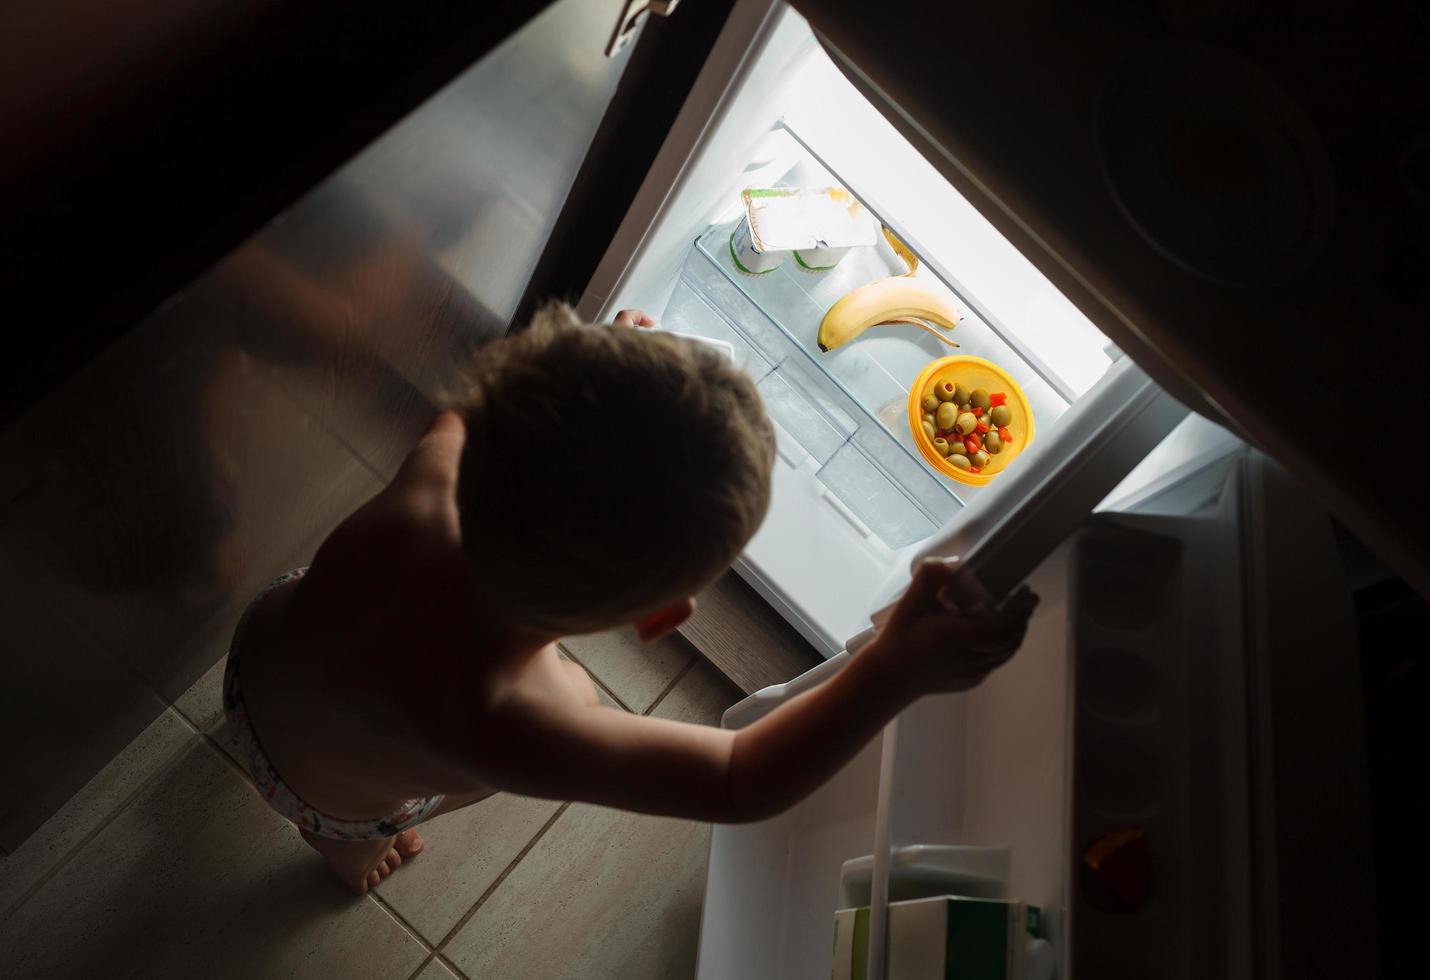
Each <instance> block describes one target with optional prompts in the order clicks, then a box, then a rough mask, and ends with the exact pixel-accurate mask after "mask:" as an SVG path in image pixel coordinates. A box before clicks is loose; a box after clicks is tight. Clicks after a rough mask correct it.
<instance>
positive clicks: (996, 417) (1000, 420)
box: [988, 405, 1013, 425]
mask: <svg viewBox="0 0 1430 980" xmlns="http://www.w3.org/2000/svg"><path fill="white" fill-rule="evenodd" d="M988 417H989V418H991V419H992V420H993V424H994V425H1007V424H1008V422H1009V420H1010V419H1012V418H1013V413H1012V412H1010V411H1008V406H1007V405H994V406H993V408H992V409H990V410H989V412H988Z"/></svg>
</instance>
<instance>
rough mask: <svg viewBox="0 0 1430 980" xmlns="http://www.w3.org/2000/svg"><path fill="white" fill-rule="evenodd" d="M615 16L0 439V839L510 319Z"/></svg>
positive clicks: (372, 466)
mask: <svg viewBox="0 0 1430 980" xmlns="http://www.w3.org/2000/svg"><path fill="white" fill-rule="evenodd" d="M620 6H621V5H620V3H619V2H616V0H600V2H594V0H561V2H559V3H556V4H553V5H552V6H551V7H550V8H548V9H547V11H546V12H545V13H543V14H542V15H541V16H540V17H538V18H537V19H535V20H534V21H532V22H531V23H530V24H528V25H527V26H526V27H525V28H524V29H522V31H520V32H519V33H518V34H517V35H515V36H513V37H512V38H511V39H509V40H508V41H507V42H506V43H505V44H504V45H502V46H501V47H500V48H498V49H496V50H495V51H494V52H492V54H490V55H488V56H487V57H486V58H484V59H483V60H482V61H480V62H479V63H478V64H476V65H475V66H473V67H472V68H471V69H470V70H469V71H468V72H466V73H465V74H464V75H462V76H461V77H460V78H458V79H457V80H456V81H455V82H453V83H452V84H451V85H450V86H449V87H448V88H446V89H445V90H443V91H442V92H440V93H438V94H437V95H436V96H434V97H433V98H432V99H431V100H429V101H428V102H427V103H426V104H425V105H424V106H422V107H421V108H420V109H418V110H417V111H416V112H415V113H413V114H412V115H411V116H409V117H408V118H407V119H405V120H404V121H403V122H401V123H400V124H399V125H397V126H396V127H395V128H394V129H392V130H391V131H390V132H388V133H387V134H386V135H385V136H384V137H383V138H382V139H380V140H379V141H378V142H376V143H374V144H373V145H372V146H370V147H369V148H368V149H367V150H365V151H364V152H363V153H362V154H361V155H359V156H358V157H357V158H355V159H354V160H352V161H351V162H350V163H349V164H348V165H346V166H345V167H343V168H342V169H341V170H340V171H339V172H337V173H335V174H334V175H333V176H332V177H330V178H329V179H328V180H327V181H325V182H324V183H323V184H321V185H320V186H318V187H317V188H316V189H314V190H313V191H312V192H311V193H309V194H308V195H307V196H306V197H304V198H303V199H302V200H301V201H299V202H298V203H297V204H296V205H295V206H293V207H292V208H290V209H289V210H288V211H287V212H285V213H284V214H282V215H280V216H278V217H277V218H275V219H274V220H273V221H272V222H271V223H270V224H269V225H268V226H267V227H266V228H264V229H263V230H262V231H261V232H259V233H258V234H257V235H255V236H254V237H253V238H252V239H250V240H249V241H248V242H246V243H244V244H243V245H242V246H241V247H239V248H238V249H237V250H235V251H234V252H233V253H231V254H230V255H229V256H228V257H227V258H226V259H224V260H223V261H222V262H221V263H219V264H218V265H217V266H215V267H214V268H213V269H211V270H209V272H207V273H206V274H205V275H203V276H202V277H200V278H199V279H198V280H197V281H195V282H194V283H192V284H191V285H190V286H189V287H188V288H187V289H185V290H184V291H182V292H181V293H179V294H178V295H176V296H174V297H172V298H171V299H170V300H169V301H168V302H166V303H165V304H163V305H162V306H161V307H160V308H159V309H158V310H157V311H156V312H155V313H154V314H152V315H151V316H150V317H148V318H147V319H146V320H144V321H143V322H141V323H140V324H138V325H137V326H136V327H135V328H134V329H133V330H132V331H131V332H130V333H129V334H128V335H127V336H126V337H124V338H123V339H122V340H120V341H119V342H118V343H116V344H115V345H113V346H112V347H111V348H109V349H108V350H107V351H105V352H104V353H103V354H102V355H101V356H100V357H99V358H98V359H97V360H96V361H95V362H93V363H91V364H90V365H89V366H88V367H86V368H85V369H83V370H82V371H80V372H79V373H78V374H77V375H75V376H74V377H73V378H71V379H70V381H69V382H68V383H66V384H65V385H64V386H63V387H62V388H61V389H60V390H58V391H57V392H55V393H54V394H53V395H52V396H51V397H49V398H48V399H47V400H45V401H44V402H42V403H41V404H39V405H38V406H37V407H36V408H35V409H34V410H32V411H31V412H29V413H28V414H27V415H25V416H24V417H23V418H21V419H19V420H18V421H17V422H15V423H14V424H13V425H11V426H9V427H8V428H7V429H6V430H5V431H4V432H3V433H0V630H2V631H3V636H4V641H3V647H0V650H3V652H0V665H3V669H4V681H3V683H0V771H3V772H5V774H6V778H5V780H3V781H0V851H6V850H10V849H12V848H13V847H14V846H15V845H16V844H17V843H18V842H19V841H20V840H23V839H24V837H25V836H26V835H27V834H28V833H29V832H30V831H31V830H33V829H34V827H36V826H37V825H38V824H39V823H40V822H41V821H42V820H43V819H44V818H45V817H46V816H47V815H48V814H49V813H51V812H53V811H54V810H55V809H56V808H57V807H58V806H59V805H61V804H62V803H63V802H64V800H65V799H67V798H68V797H69V796H70V795H71V794H72V793H73V792H74V791H75V790H76V789H78V788H79V787H80V786H82V785H83V784H84V782H85V781H86V780H87V779H88V778H89V777H90V776H91V775H93V773H95V772H96V771H97V770H98V769H99V768H100V767H101V766H103V765H104V763H105V762H107V761H108V760H109V759H110V758H111V757H112V756H113V755H114V754H115V753H116V752H117V751H118V750H119V749H120V748H122V747H123V746H124V745H125V744H127V743H128V741H129V740H130V739H131V738H133V737H134V735H135V734H136V733H137V732H138V731H139V730H141V729H142V728H143V726H144V725H146V724H147V723H148V722H149V721H150V720H151V719H152V718H153V717H155V716H156V715H157V714H158V713H159V711H160V710H161V709H162V707H163V706H164V705H165V704H166V703H167V702H169V701H171V700H172V699H174V698H176V697H177V696H178V695H180V694H181V693H182V692H183V691H184V690H185V689H186V688H187V687H188V686H189V685H190V684H191V683H192V682H193V681H194V680H195V679H197V678H198V677H199V676H200V675H201V674H203V673H204V671H205V670H206V669H207V668H208V667H210V666H211V665H213V664H214V663H216V662H217V661H218V660H219V659H220V658H221V657H222V656H223V654H224V652H225V649H226V645H227V640H228V636H229V634H230V633H231V631H232V628H233V624H234V622H235V620H236V619H237V617H238V614H239V613H240V611H241V610H242V608H243V606H244V604H245V603H246V602H247V600H248V598H249V597H250V596H251V595H252V594H253V593H254V592H255V591H256V590H257V589H258V588H260V587H261V586H262V584H263V583H264V582H265V581H267V580H268V579H269V578H271V577H272V576H273V575H275V574H277V573H278V572H280V571H282V570H284V569H286V568H289V567H292V566H294V565H298V564H303V563H305V562H306V561H307V560H308V558H309V557H310V556H311V555H312V553H313V551H314V550H315V548H316V547H317V545H318V543H319V542H320V541H321V540H322V538H323V536H324V535H325V534H326V533H327V532H328V531H329V530H330V529H331V528H332V527H333V525H334V524H335V523H336V522H337V521H339V520H340V519H341V518H342V517H343V516H344V515H346V514H347V513H348V512H350V511H351V510H352V509H353V508H354V507H356V506H357V505H359V504H360V503H361V502H362V501H364V500H365V499H366V498H367V497H369V496H371V495H372V494H373V493H375V492H376V491H377V490H378V489H380V488H381V486H382V484H383V482H384V481H385V480H387V479H388V478H389V477H390V476H391V475H392V473H393V472H394V471H395V469H396V467H397V465H398V464H399V462H400V461H401V459H402V456H403V455H404V453H405V452H406V450H407V449H408V448H409V447H410V446H411V444H412V442H413V441H414V440H415V438H416V437H417V436H418V435H419V434H420V432H421V431H422V429H423V428H424V427H425V425H426V424H427V422H428V421H429V420H430V418H431V416H432V414H433V412H434V405H435V404H438V403H439V402H440V401H441V399H442V397H443V394H444V392H445V391H447V390H448V389H449V388H450V387H451V386H452V384H453V383H454V375H455V369H456V368H457V367H458V366H459V365H460V363H461V362H462V361H463V360H464V359H465V358H467V357H469V356H470V355H471V354H472V352H473V351H474V350H475V349H476V348H477V347H478V346H480V344H481V343H483V342H484V341H486V340H489V339H491V338H492V337H495V336H498V335H500V334H501V333H502V332H504V330H505V329H506V327H507V324H508V321H509V319H510V317H511V315H512V313H513V312H514V310H515V308H516V304H517V301H518V299H519V298H520V296H521V293H522V290H523V288H524V287H525V284H526V281H527V279H528V277H529V275H530V273H531V270H532V268H533V267H534V266H535V263H536V260H537V258H538V257H539V255H540V253H541V249H542V247H543V246H544V244H545V242H546V239H547V237H548V235H549V234H550V231H551V227H552V225H553V223H554V222H555V219H556V216H557V213H558V212H559V211H560V208H561V204H562V201H563V199H564V198H565V195H566V192H567V189H568V188H569V186H570V184H571V181H572V179H573V178H574V176H575V174H576V171H577V169H578V167H579V166H580V163H581V159H582V157H583V155H584V153H585V150H586V147H587V145H588V144H589V142H590V140H591V137H592V135H593V133H594V131H595V129H596V127H597V125H598V124H599V122H600V120H601V115H602V113H603V111H604V109H605V106H606V103H607V102H608V100H609V99H610V97H611V94H612V92H613V90H614V87H615V84H616V80H617V78H618V77H619V73H620V71H621V69H622V67H623V65H624V58H625V55H624V54H623V55H621V56H618V57H617V58H616V59H615V60H614V61H609V62H608V61H606V59H605V58H604V57H603V55H602V53H601V48H602V46H603V45H604V42H605V39H606V36H607V33H608V32H609V30H610V27H611V25H612V24H613V23H614V21H615V19H616V16H617V13H618V11H619V9H620ZM116 193H122V189H116ZM95 261H103V257H102V256H95V255H85V254H83V253H81V254H78V255H77V256H76V260H75V269H76V275H75V282H74V288H75V289H77V290H79V289H83V288H84V278H83V268H84V265H85V263H87V262H95ZM55 301H56V304H57V310H58V311H60V312H58V313H57V320H60V321H61V322H62V309H63V297H56V298H55ZM53 328H54V327H52V326H51V325H47V324H43V323H37V324H35V325H34V329H37V330H43V329H53Z"/></svg>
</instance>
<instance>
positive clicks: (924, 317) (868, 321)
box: [818, 276, 960, 352]
mask: <svg viewBox="0 0 1430 980" xmlns="http://www.w3.org/2000/svg"><path fill="white" fill-rule="evenodd" d="M959 319H960V315H959V312H958V311H957V310H955V309H954V308H953V307H951V306H949V305H948V303H947V302H945V301H944V299H943V297H942V296H939V295H938V294H937V293H935V292H933V291H932V290H930V289H927V288H926V287H924V286H922V285H920V284H919V283H918V282H916V281H914V280H912V279H910V278H909V277H908V276H890V277H888V278H887V279H876V280H874V281H873V282H871V283H867V284H866V285H863V286H860V287H859V288H858V289H855V290H853V291H852V292H849V293H847V294H846V295H844V296H843V297H841V298H840V299H839V301H838V302H837V303H835V304H834V305H833V306H831V307H830V308H829V312H828V313H826V314H824V319H823V320H822V321H821V322H820V324H819V337H818V341H819V349H820V350H822V351H826V352H828V351H832V350H834V348H836V347H838V346H840V345H841V344H847V343H849V341H851V340H853V339H854V338H856V337H858V336H859V335H860V334H862V333H863V332H864V331H865V330H868V329H869V328H870V327H872V326H876V325H878V324H881V323H907V324H910V325H912V326H916V327H919V328H920V329H922V330H927V331H928V332H929V333H931V334H933V335H934V336H935V337H937V338H938V339H939V340H941V341H943V342H944V343H945V344H948V345H949V346H950V347H957V346H958V344H957V343H955V342H954V341H952V340H950V339H949V338H948V337H947V336H945V335H944V334H943V333H942V332H940V331H938V330H935V329H934V328H933V326H931V324H932V323H936V324H938V325H939V326H941V327H947V328H948V329H950V330H952V329H953V328H954V327H956V326H958V321H959Z"/></svg>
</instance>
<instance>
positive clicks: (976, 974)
mask: <svg viewBox="0 0 1430 980" xmlns="http://www.w3.org/2000/svg"><path fill="white" fill-rule="evenodd" d="M1041 936H1042V910H1041V909H1039V908H1038V907H1037V906H1036V905H1027V904H1025V903H1023V902H1018V901H1010V900H1003V899H990V898H963V897H961V896H957V895H940V896H938V897H935V898H920V899H915V900H913V901H908V902H891V903H889V929H888V937H887V943H886V956H887V959H886V960H885V962H886V964H887V970H886V971H885V975H886V977H887V980H1021V978H1022V975H1023V972H1024V960H1025V948H1026V943H1027V940H1028V938H1029V937H1032V938H1041ZM868 959H869V907H868V906H867V905H866V906H864V907H862V908H858V909H840V910H839V911H837V912H835V913H834V968H833V970H832V971H831V973H830V976H831V978H832V980H864V978H865V977H866V975H867V972H868Z"/></svg>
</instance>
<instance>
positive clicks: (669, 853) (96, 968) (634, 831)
mask: <svg viewBox="0 0 1430 980" xmlns="http://www.w3.org/2000/svg"><path fill="white" fill-rule="evenodd" d="M566 653H567V655H568V656H569V657H570V658H571V659H574V660H577V661H578V662H580V663H581V664H582V666H584V667H585V668H586V669H587V671H588V672H589V673H591V675H592V676H593V677H594V678H595V680H596V682H597V685H598V690H599V692H600V694H601V697H602V700H603V701H605V702H606V703H607V704H608V705H612V706H615V707H619V708H621V709H623V710H631V711H638V712H646V713H650V714H653V715H657V716H660V717H665V718H677V719H681V720H687V721H696V722H704V723H708V724H714V723H718V721H719V718H720V715H721V713H722V712H723V711H724V709H725V708H726V707H728V706H729V705H730V704H733V703H734V702H735V701H736V700H738V699H739V697H740V694H739V692H738V691H737V690H736V689H735V688H734V687H733V686H732V685H730V684H729V682H728V681H726V680H725V679H724V678H723V677H722V676H720V675H719V674H718V672H716V671H715V670H714V669H713V668H712V667H710V666H709V665H708V664H707V663H706V662H705V661H704V659H703V658H701V657H699V656H698V655H696V654H695V652H694V650H693V649H692V648H691V647H690V646H689V645H688V644H687V643H686V642H685V641H684V640H681V639H679V638H673V639H670V640H667V641H664V642H662V643H658V644H655V645H654V646H652V647H646V646H642V645H641V644H639V643H638V642H637V641H636V640H635V639H634V637H632V636H631V635H630V634H628V633H620V632H618V633H612V634H606V635H602V636H596V637H584V638H580V639H577V640H574V641H571V642H570V643H569V644H568V649H567V651H566ZM220 679H221V667H215V668H214V669H213V670H211V671H210V672H209V673H208V674H206V675H205V676H204V677H203V678H202V679H200V680H199V682H198V683H197V684H195V685H194V687H193V688H192V689H191V690H189V691H188V692H187V693H185V694H184V695H183V697H181V698H179V699H178V701H176V702H175V703H174V705H173V706H171V707H170V708H168V709H167V710H166V711H165V712H164V713H163V714H162V715H160V717H159V718H158V719H157V720H156V721H155V722H154V723H153V724H152V725H150V726H149V728H148V729H147V730H146V731H145V732H144V733H143V734H142V735H141V736H140V737H139V738H138V739H136V740H135V741H134V743H133V744H132V745H130V746H129V747H128V748H127V749H126V750H125V751H124V753H123V754H121V755H120V756H119V757H118V758H116V759H115V760H114V761H113V762H112V763H111V764H110V765H109V766H108V767H107V768H106V769H105V770H104V771H103V772H101V773H100V774H99V775H98V776H96V777H95V778H94V779H93V780H92V781H91V782H90V783H89V784H88V785H87V786H86V787H85V788H84V789H83V790H82V791H81V792H80V793H79V794H78V795H77V796H75V797H74V798H73V799H72V800H71V801H70V802H69V804H68V805H67V806H66V807H65V808H64V809H63V810H62V811H61V812H60V813H59V814H57V815H56V816H55V817H54V818H53V819H51V820H50V821H49V822H48V823H47V824H46V825H45V826H44V827H43V828H42V829H41V830H40V831H39V832H37V833H36V834H35V835H34V836H33V837H31V838H30V839H29V840H28V841H26V842H25V844H24V845H23V846H22V847H21V848H20V849H19V850H18V851H17V852H16V853H14V854H12V855H9V856H8V857H0V975H3V976H5V977H7V978H8V977H15V978H64V977H76V978H80V977H82V978H92V977H110V976H115V977H146V978H148V977H153V978H171V977H173V978H177V977H184V978H190V977H205V978H209V977H234V978H249V977H313V978H324V980H326V978H329V977H344V978H348V977H352V978H364V977H373V978H389V977H390V978H395V980H408V978H416V980H451V978H453V977H470V978H502V977H521V978H529V977H540V978H548V977H551V978H555V977H593V978H594V977H602V978H604V977H622V978H633V980H639V978H644V977H651V978H656V977H659V978H662V980H665V978H678V977H688V976H692V975H693V974H694V966H695V949H696V941H697V938H698V932H699V920H700V903H701V898H702V895H703V893H704V881H705V861H706V853H707V848H708V841H709V827H708V826H706V825H702V824H694V823H689V822H684V821H678V820H670V819H665V818H657V817H647V816H639V815H634V814H628V813H622V812H619V811H614V810H607V809H603V808H601V807H594V806H588V805H584V804H575V805H569V804H562V803H557V802H552V801H546V800H533V799H524V798H520V797H513V796H508V795H505V794H499V795H497V796H495V797H492V798H491V799H489V800H486V801H483V802H482V803H480V804H478V805H476V806H474V807H471V808H469V809H467V810H465V811H459V812H457V813H454V814H449V815H447V816H445V817H443V818H440V819H439V820H437V821H434V822H432V823H430V824H428V825H426V826H425V827H424V828H423V833H424V836H425V837H426V839H427V843H428V848H427V851H426V852H424V853H423V854H422V855H421V856H420V857H418V858H417V859H416V860H414V861H412V862H410V863H409V864H407V865H404V866H403V867H402V868H401V869H400V870H399V871H398V872H396V873H395V874H394V875H393V876H392V877H390V878H388V879H387V880H386V881H384V882H383V883H382V885H381V886H380V887H379V888H378V889H377V890H376V891H375V893H374V894H372V895H369V896H366V897H363V898H357V897H355V896H353V895H351V894H350V893H348V892H346V891H345V890H343V889H342V888H341V887H340V886H339V885H338V884H337V883H336V882H335V881H334V880H332V879H331V877H330V875H329V872H328V871H327V870H326V868H324V867H323V865H322V862H321V861H320V859H319V858H318V857H317V856H316V855H315V854H314V853H313V852H312V851H310V850H309V849H308V848H307V847H306V846H305V845H304V844H303V843H302V841H301V840H300V839H299V837H298V834H297V832H296V831H295V830H294V829H293V827H292V826H291V825H289V824H288V823H287V822H286V821H284V820H282V819H281V818H280V817H278V816H277V815H276V814H274V813H273V812H272V811H271V810H269V809H268V808H267V807H266V806H265V805H264V804H263V803H262V801H261V800H260V799H259V798H258V795H257V793H256V792H254V790H253V788H252V786H251V784H250V783H249V781H248V778H247V775H246V774H245V772H244V771H243V769H242V768H241V767H240V766H239V765H238V764H236V763H235V762H234V760H233V758H232V757H231V756H230V755H229V754H228V752H227V748H226V746H227V739H226V733H225V727H224V722H223V719H222V715H221V712H220V710H219V703H218V698H219V682H220Z"/></svg>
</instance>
